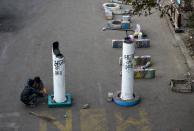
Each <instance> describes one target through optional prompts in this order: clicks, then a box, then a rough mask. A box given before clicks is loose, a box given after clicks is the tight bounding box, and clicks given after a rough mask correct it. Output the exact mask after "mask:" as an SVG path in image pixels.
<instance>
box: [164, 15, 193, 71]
mask: <svg viewBox="0 0 194 131" xmlns="http://www.w3.org/2000/svg"><path fill="white" fill-rule="evenodd" d="M164 17H165V19H166V21H167V24H168V27H169V29H170V31H171V33H172V34H173V36H174V38H175V40H176V43H177V44H178V46H179V48H180V50H181V53H182V54H183V56H184V58H185V61H186V63H187V65H188V68H189V70H191V71H192V70H194V60H193V59H192V58H191V56H190V55H189V52H188V50H187V48H186V46H185V44H184V42H183V40H182V39H181V37H180V36H179V35H178V34H176V33H175V31H174V28H173V27H172V24H171V22H170V20H169V18H168V16H167V15H166V14H165V15H164Z"/></svg>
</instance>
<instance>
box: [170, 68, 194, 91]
mask: <svg viewBox="0 0 194 131" xmlns="http://www.w3.org/2000/svg"><path fill="white" fill-rule="evenodd" d="M192 85H193V80H192V77H191V74H190V73H189V72H188V74H187V75H186V79H182V80H181V79H180V80H175V79H171V80H170V87H171V90H172V91H174V92H178V93H192V92H193V89H192V88H193V87H192Z"/></svg>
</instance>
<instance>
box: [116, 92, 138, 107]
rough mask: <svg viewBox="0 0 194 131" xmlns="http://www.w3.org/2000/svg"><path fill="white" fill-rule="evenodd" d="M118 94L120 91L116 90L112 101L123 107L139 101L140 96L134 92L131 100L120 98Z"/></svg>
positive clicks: (133, 104)
mask: <svg viewBox="0 0 194 131" xmlns="http://www.w3.org/2000/svg"><path fill="white" fill-rule="evenodd" d="M120 94H121V92H120V91H117V92H116V93H114V95H113V101H114V103H116V104H117V105H119V106H124V107H129V106H135V105H137V104H139V102H140V101H141V98H140V97H139V96H136V95H135V94H134V98H133V99H131V100H122V99H121V98H120Z"/></svg>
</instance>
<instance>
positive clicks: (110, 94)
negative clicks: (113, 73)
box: [107, 92, 114, 102]
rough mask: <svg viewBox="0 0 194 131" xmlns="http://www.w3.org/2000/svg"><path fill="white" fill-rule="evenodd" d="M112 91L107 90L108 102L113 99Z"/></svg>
mask: <svg viewBox="0 0 194 131" xmlns="http://www.w3.org/2000/svg"><path fill="white" fill-rule="evenodd" d="M113 95H114V94H113V92H108V96H107V101H108V102H112V100H113Z"/></svg>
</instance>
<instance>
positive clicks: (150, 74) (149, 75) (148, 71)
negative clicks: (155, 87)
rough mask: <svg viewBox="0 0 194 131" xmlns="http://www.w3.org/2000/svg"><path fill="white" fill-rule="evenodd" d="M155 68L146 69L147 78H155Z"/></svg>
mask: <svg viewBox="0 0 194 131" xmlns="http://www.w3.org/2000/svg"><path fill="white" fill-rule="evenodd" d="M155 73H156V70H155V69H145V79H153V78H155Z"/></svg>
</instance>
